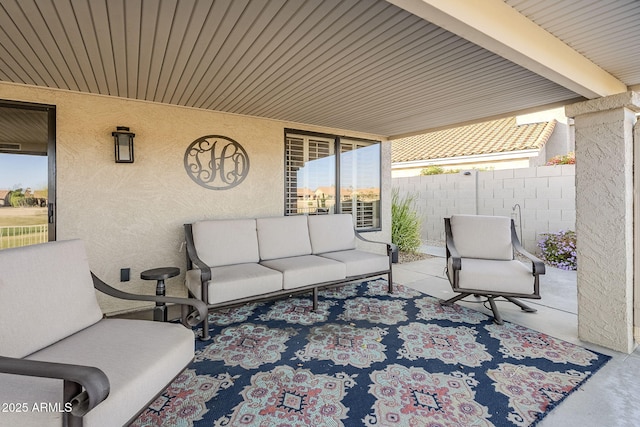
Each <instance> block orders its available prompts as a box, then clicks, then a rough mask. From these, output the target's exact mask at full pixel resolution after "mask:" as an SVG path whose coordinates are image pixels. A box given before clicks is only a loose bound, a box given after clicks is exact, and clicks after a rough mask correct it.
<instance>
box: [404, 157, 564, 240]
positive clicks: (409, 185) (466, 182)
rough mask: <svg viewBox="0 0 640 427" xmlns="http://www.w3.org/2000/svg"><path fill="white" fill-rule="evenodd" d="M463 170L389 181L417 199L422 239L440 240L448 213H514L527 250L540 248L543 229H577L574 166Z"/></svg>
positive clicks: (508, 214) (548, 230) (503, 214)
mask: <svg viewBox="0 0 640 427" xmlns="http://www.w3.org/2000/svg"><path fill="white" fill-rule="evenodd" d="M467 172H468V173H469V174H468V175H465V172H460V173H457V174H443V175H430V176H417V177H411V178H393V180H392V186H393V187H394V188H397V189H398V191H399V193H400V195H401V196H402V195H405V194H410V195H413V196H414V197H415V199H416V210H417V211H418V215H419V216H420V218H421V219H422V239H423V241H427V240H435V241H441V242H444V222H443V218H445V217H448V216H451V215H452V214H472V215H474V214H477V215H502V216H507V217H511V218H514V220H515V222H516V228H517V230H518V235H519V236H520V237H521V240H522V243H523V245H524V247H525V248H526V249H527V250H529V251H531V252H538V248H537V241H538V240H539V237H540V234H541V233H548V232H557V231H560V230H575V221H576V204H575V203H576V202H575V194H576V193H575V191H576V189H575V165H561V166H541V167H537V168H522V169H506V170H496V171H482V172H479V171H475V170H473V171H467ZM516 204H518V205H520V209H519V210H518V208H515V209H514V206H515V205H516ZM520 214H521V215H522V233H520V217H519V215H520Z"/></svg>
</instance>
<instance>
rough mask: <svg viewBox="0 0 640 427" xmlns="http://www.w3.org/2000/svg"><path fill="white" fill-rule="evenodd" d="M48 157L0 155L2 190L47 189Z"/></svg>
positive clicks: (0, 184)
mask: <svg viewBox="0 0 640 427" xmlns="http://www.w3.org/2000/svg"><path fill="white" fill-rule="evenodd" d="M47 176H48V172H47V156H27V155H24V154H2V153H0V190H13V189H14V188H16V187H17V188H22V189H26V188H31V189H32V190H41V189H45V188H46V187H47Z"/></svg>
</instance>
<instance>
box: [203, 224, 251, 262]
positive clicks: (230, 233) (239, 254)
mask: <svg viewBox="0 0 640 427" xmlns="http://www.w3.org/2000/svg"><path fill="white" fill-rule="evenodd" d="M192 230H193V243H194V245H195V247H196V251H197V253H198V256H199V257H200V259H201V260H202V261H204V262H205V264H207V265H208V266H209V267H219V266H221V265H229V264H243V263H248V262H258V261H259V260H260V255H259V254H258V239H257V237H256V220H255V219H233V220H210V221H198V222H195V223H193V229H192Z"/></svg>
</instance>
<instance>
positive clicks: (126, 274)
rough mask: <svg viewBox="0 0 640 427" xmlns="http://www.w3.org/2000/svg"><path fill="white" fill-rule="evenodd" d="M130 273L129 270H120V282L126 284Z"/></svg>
mask: <svg viewBox="0 0 640 427" xmlns="http://www.w3.org/2000/svg"><path fill="white" fill-rule="evenodd" d="M130 272H131V269H130V268H121V269H120V281H121V282H128V281H129V274H130Z"/></svg>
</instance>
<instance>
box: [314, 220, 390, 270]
mask: <svg viewBox="0 0 640 427" xmlns="http://www.w3.org/2000/svg"><path fill="white" fill-rule="evenodd" d="M307 220H308V222H309V237H310V239H311V247H312V248H313V253H314V254H323V253H326V252H336V251H346V250H349V249H355V248H356V235H355V232H354V230H353V220H352V219H351V215H349V214H337V215H310V216H309V217H308V219H307ZM388 267H389V266H388V265H387V268H388Z"/></svg>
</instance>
